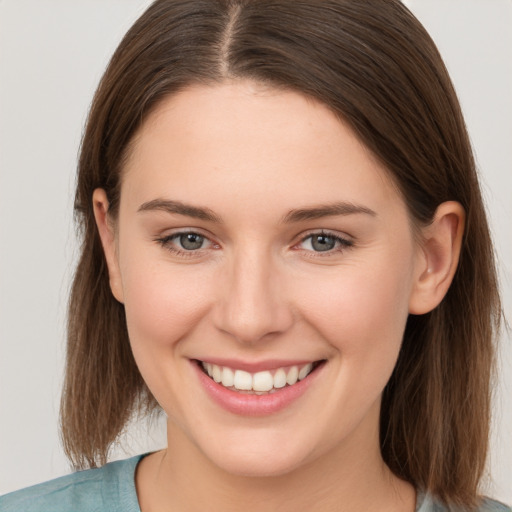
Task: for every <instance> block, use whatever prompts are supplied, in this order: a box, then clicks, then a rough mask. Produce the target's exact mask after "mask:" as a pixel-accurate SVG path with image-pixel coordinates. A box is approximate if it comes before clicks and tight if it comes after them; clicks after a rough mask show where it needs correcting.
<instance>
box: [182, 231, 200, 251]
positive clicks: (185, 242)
mask: <svg viewBox="0 0 512 512" xmlns="http://www.w3.org/2000/svg"><path fill="white" fill-rule="evenodd" d="M203 240H204V238H203V237H202V236H201V235H198V234H197V233H186V234H184V235H180V244H181V246H182V247H183V249H186V250H187V251H193V250H194V249H200V248H201V246H202V245H203Z"/></svg>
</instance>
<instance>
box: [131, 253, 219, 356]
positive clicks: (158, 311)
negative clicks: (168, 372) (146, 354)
mask: <svg viewBox="0 0 512 512" xmlns="http://www.w3.org/2000/svg"><path fill="white" fill-rule="evenodd" d="M132 255H133V256H132V257H130V258H129V259H127V260H126V261H125V262H124V265H123V270H122V274H123V290H124V299H125V310H126V318H127V325H128V332H129V334H130V341H131V344H132V347H133V349H134V352H141V351H142V350H148V349H150V348H151V349H152V350H153V349H154V350H159V349H167V350H168V349H169V348H170V347H173V346H174V345H177V344H178V342H179V340H180V339H181V338H183V337H184V336H185V335H187V334H189V333H190V332H191V331H192V330H193V329H194V326H196V325H197V324H198V323H199V321H200V319H201V318H202V317H203V316H204V315H205V311H206V310H207V307H208V306H207V298H208V296H209V293H208V290H207V287H208V282H209V280H208V278H207V277H206V276H205V275H204V273H200V272H197V270H195V269H194V270H193V269H192V267H191V266H190V267H187V266H185V268H183V267H180V268H178V267H177V266H173V265H171V264H169V262H166V261H160V262H156V263H155V262H152V261H150V260H149V258H146V259H145V258H144V255H140V256H141V257H139V258H137V255H136V254H134V253H132ZM187 270H188V271H187ZM139 346H140V349H139Z"/></svg>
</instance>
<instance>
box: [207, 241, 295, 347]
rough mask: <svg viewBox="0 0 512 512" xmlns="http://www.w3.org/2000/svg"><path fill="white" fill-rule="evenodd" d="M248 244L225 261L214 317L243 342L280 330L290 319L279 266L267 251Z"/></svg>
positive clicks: (286, 327)
mask: <svg viewBox="0 0 512 512" xmlns="http://www.w3.org/2000/svg"><path fill="white" fill-rule="evenodd" d="M248 245H249V247H248V246H245V247H244V248H242V249H240V250H238V251H236V252H234V253H233V255H232V258H231V261H230V262H229V264H228V268H227V269H226V275H225V279H226V281H227V282H226V284H227V286H225V287H224V286H223V287H222V297H220V301H219V304H218V307H219V311H218V316H217V318H218V327H219V328H220V329H221V330H223V331H224V332H227V333H229V334H230V335H231V336H233V337H234V338H236V339H237V340H238V341H240V342H244V343H252V342H257V341H259V340H261V339H262V338H264V337H266V336H267V335H270V334H274V335H275V334H278V333H281V332H284V331H285V330H286V329H288V327H289V326H290V324H291V322H292V312H291V310H290V307H289V304H288V303H287V300H286V297H285V294H284V290H283V288H282V280H283V276H282V273H281V272H280V271H279V265H277V262H276V261H275V258H274V257H273V255H272V254H271V252H270V251H268V250H265V249H264V248H261V247H257V246H255V245H253V246H250V245H251V244H248Z"/></svg>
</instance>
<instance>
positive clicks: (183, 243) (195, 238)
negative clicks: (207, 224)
mask: <svg viewBox="0 0 512 512" xmlns="http://www.w3.org/2000/svg"><path fill="white" fill-rule="evenodd" d="M156 241H157V242H158V243H159V244H160V245H162V246H163V247H165V248H166V249H168V250H169V251H171V252H173V253H176V254H180V255H191V254H193V253H194V252H199V251H200V250H201V249H206V248H208V247H210V246H211V245H212V242H211V241H210V240H209V239H208V238H206V237H205V236H203V235H201V234H199V233H196V232H194V231H186V232H180V233H173V234H172V235H168V236H165V237H162V238H157V239H156Z"/></svg>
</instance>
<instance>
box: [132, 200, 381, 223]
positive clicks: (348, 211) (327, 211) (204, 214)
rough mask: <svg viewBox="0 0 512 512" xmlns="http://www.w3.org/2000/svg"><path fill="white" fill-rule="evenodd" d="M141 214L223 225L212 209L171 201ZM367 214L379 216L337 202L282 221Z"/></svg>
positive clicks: (295, 213) (143, 207) (144, 207)
mask: <svg viewBox="0 0 512 512" xmlns="http://www.w3.org/2000/svg"><path fill="white" fill-rule="evenodd" d="M138 211H139V212H148V211H164V212H167V213H171V214H178V215H184V216H187V217H193V218H195V219H199V220H205V221H209V222H214V223H217V224H222V223H223V221H222V219H221V217H219V216H218V215H217V214H215V213H214V212H213V210H210V208H203V207H199V206H193V205H190V204H186V203H183V202H181V201H175V200H171V199H153V200H152V201H148V202H146V203H143V204H142V205H141V206H140V207H139V209H138ZM355 214H365V215H370V216H372V217H376V216H377V214H376V213H375V212H374V211H373V210H371V209H370V208H367V207H366V206H362V205H357V204H353V203H350V202H345V201H342V202H337V203H329V204H324V205H318V206H312V207H310V208H298V209H295V210H290V211H289V212H288V213H287V214H286V215H284V217H283V218H282V219H281V223H283V224H293V223H296V222H303V221H306V220H315V219H321V218H323V217H335V216H338V215H355Z"/></svg>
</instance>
